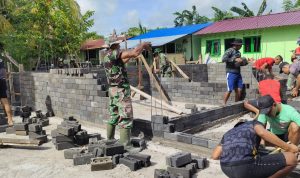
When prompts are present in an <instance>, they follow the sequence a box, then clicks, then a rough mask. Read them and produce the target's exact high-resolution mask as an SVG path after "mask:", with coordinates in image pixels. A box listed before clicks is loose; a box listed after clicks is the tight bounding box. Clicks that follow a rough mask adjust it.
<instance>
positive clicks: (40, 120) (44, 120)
mask: <svg viewBox="0 0 300 178" xmlns="http://www.w3.org/2000/svg"><path fill="white" fill-rule="evenodd" d="M35 113H36V116H35V117H32V118H31V120H32V123H35V124H40V125H42V127H45V126H48V125H49V118H48V117H47V116H46V115H45V114H43V113H42V111H41V110H38V111H36V112H35Z"/></svg>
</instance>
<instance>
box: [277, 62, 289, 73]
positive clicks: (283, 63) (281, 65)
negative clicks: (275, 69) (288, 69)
mask: <svg viewBox="0 0 300 178" xmlns="http://www.w3.org/2000/svg"><path fill="white" fill-rule="evenodd" d="M285 65H289V63H287V62H282V63H280V64H279V69H280V71H279V73H282V72H283V71H282V68H283V67H284V66H285Z"/></svg>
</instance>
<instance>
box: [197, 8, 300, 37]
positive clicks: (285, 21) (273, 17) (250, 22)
mask: <svg viewBox="0 0 300 178" xmlns="http://www.w3.org/2000/svg"><path fill="white" fill-rule="evenodd" d="M299 24H300V11H292V12H284V13H277V14H270V15H263V16H256V17H248V18H240V19H232V20H224V21H220V22H215V23H214V24H213V25H211V26H209V27H207V28H205V29H203V30H200V31H198V32H197V33H195V34H196V35H204V34H214V33H222V32H233V31H241V30H251V29H261V28H270V27H280V26H290V25H299Z"/></svg>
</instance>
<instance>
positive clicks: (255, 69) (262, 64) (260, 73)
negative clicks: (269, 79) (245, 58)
mask: <svg viewBox="0 0 300 178" xmlns="http://www.w3.org/2000/svg"><path fill="white" fill-rule="evenodd" d="M282 60H283V59H282V57H281V56H280V55H278V56H276V57H275V58H271V57H266V58H261V59H258V60H256V61H255V62H254V64H253V66H252V73H253V75H254V77H255V78H256V80H257V81H258V82H260V81H262V80H264V79H265V76H266V75H267V74H268V72H269V74H271V75H272V76H274V74H273V72H272V67H273V65H274V64H275V65H279V64H280V63H281V62H282Z"/></svg>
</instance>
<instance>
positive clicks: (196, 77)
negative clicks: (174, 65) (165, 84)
mask: <svg viewBox="0 0 300 178" xmlns="http://www.w3.org/2000/svg"><path fill="white" fill-rule="evenodd" d="M179 68H180V69H181V70H182V71H184V73H185V74H186V75H187V76H189V77H190V79H191V80H192V81H194V82H208V75H207V73H208V72H207V69H208V68H207V65H206V64H185V65H179ZM178 77H180V75H178Z"/></svg>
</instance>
